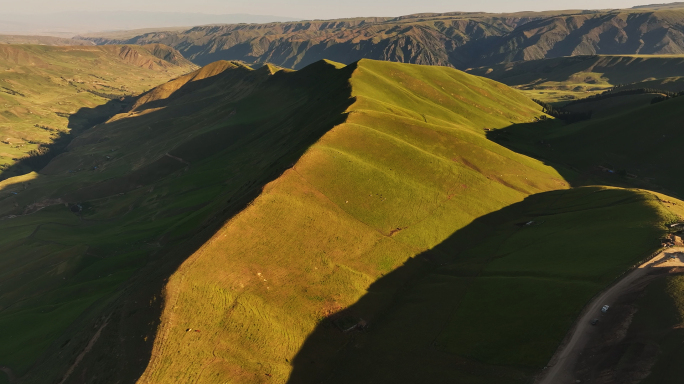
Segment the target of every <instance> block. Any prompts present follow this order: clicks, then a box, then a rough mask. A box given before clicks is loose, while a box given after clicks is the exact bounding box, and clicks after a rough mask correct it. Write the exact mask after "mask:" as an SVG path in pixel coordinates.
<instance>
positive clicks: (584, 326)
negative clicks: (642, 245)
mask: <svg viewBox="0 0 684 384" xmlns="http://www.w3.org/2000/svg"><path fill="white" fill-rule="evenodd" d="M672 256H675V258H672ZM674 267H684V248H670V249H668V250H666V251H664V252H662V253H660V254H658V255H657V256H656V257H654V258H652V259H651V260H649V261H647V262H645V263H644V264H642V265H640V266H639V267H638V268H636V269H635V270H633V271H632V272H630V273H629V274H628V275H626V276H625V277H624V278H622V280H620V281H618V282H617V283H615V284H613V285H612V286H611V287H610V288H608V289H607V290H605V291H604V292H603V293H601V294H600V295H598V296H597V297H596V298H595V299H594V300H592V301H591V303H589V305H587V306H586V307H585V309H584V310H583V311H582V314H581V315H580V317H579V319H578V321H577V323H576V324H575V326H574V328H573V329H572V330H571V331H570V334H569V336H568V337H567V338H566V341H565V342H564V344H563V345H561V346H560V348H559V349H558V351H556V354H555V355H554V356H553V358H552V359H551V362H550V363H549V366H548V367H547V368H546V370H545V371H544V372H543V373H542V375H540V377H539V379H538V380H537V381H536V382H537V384H566V383H567V384H569V383H576V382H577V378H576V377H575V374H574V373H575V372H574V368H575V364H576V362H577V358H578V356H579V354H580V353H581V352H582V350H583V349H584V347H585V346H586V344H587V342H588V341H589V340H590V339H591V338H592V337H594V336H595V335H596V334H597V333H598V329H599V327H600V322H599V324H597V325H596V326H593V325H591V324H590V323H591V321H592V320H593V319H599V320H600V319H601V307H603V306H604V305H612V303H613V302H615V300H616V299H617V298H618V297H620V296H621V295H623V294H624V293H627V292H630V291H631V290H633V289H635V288H636V287H638V286H639V285H640V284H644V282H645V281H646V280H647V279H648V277H649V275H651V273H652V272H655V270H654V268H674Z"/></svg>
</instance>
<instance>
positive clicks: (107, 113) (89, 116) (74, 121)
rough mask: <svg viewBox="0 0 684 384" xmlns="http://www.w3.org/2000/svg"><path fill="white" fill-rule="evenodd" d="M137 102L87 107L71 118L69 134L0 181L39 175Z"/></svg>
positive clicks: (61, 134) (128, 100)
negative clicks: (76, 140) (86, 135)
mask: <svg viewBox="0 0 684 384" xmlns="http://www.w3.org/2000/svg"><path fill="white" fill-rule="evenodd" d="M133 101H134V100H133V98H132V97H126V98H122V99H111V100H109V101H108V102H106V103H105V104H102V105H98V106H96V107H93V108H88V107H83V108H81V109H79V110H78V111H77V112H76V113H74V114H72V115H70V116H69V122H68V124H67V128H69V132H62V131H59V132H57V133H56V134H55V136H54V137H53V138H52V141H51V142H50V143H48V144H40V145H39V146H38V148H37V149H34V150H31V151H30V152H29V153H28V155H27V156H25V157H22V158H20V159H19V160H18V161H17V162H16V163H14V164H12V165H11V166H9V167H7V168H5V169H4V170H2V171H0V181H1V180H5V179H8V178H10V177H14V176H20V175H24V174H27V173H29V172H39V171H40V170H41V169H43V168H44V167H45V166H46V165H48V163H49V162H50V161H51V160H52V159H54V158H55V157H57V156H58V155H59V154H61V153H64V152H65V151H66V150H67V147H68V146H69V144H71V142H72V141H73V139H74V138H76V137H78V136H79V135H81V134H82V133H84V132H86V131H87V130H89V129H90V128H93V127H94V126H96V125H98V124H102V123H104V122H106V121H107V120H109V119H110V118H112V117H113V116H114V115H116V114H118V113H121V112H124V111H125V110H126V109H127V108H129V107H130V106H131V105H132V103H133Z"/></svg>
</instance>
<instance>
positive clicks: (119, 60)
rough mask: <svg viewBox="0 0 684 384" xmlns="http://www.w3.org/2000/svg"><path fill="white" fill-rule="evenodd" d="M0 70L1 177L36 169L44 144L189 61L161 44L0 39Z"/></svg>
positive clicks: (99, 118) (123, 103)
mask: <svg viewBox="0 0 684 384" xmlns="http://www.w3.org/2000/svg"><path fill="white" fill-rule="evenodd" d="M0 68H3V71H2V72H1V73H0V138H1V140H2V142H1V143H0V171H2V174H0V180H2V179H5V178H7V177H9V176H14V175H18V174H23V173H26V172H29V171H32V170H33V171H37V170H39V169H40V168H42V167H43V166H45V164H47V161H49V158H48V157H46V156H45V154H46V152H47V151H48V150H49V149H50V148H52V150H53V152H54V151H55V149H61V148H63V147H64V146H65V145H66V144H68V141H69V139H70V137H72V136H73V135H75V134H77V133H79V132H80V131H82V130H84V129H87V128H90V127H91V126H93V125H95V124H97V123H100V122H103V121H105V120H107V119H108V118H109V117H111V116H113V115H114V114H116V113H119V112H120V111H121V110H122V109H123V108H126V107H127V106H128V104H129V103H128V102H127V100H126V97H128V96H131V95H135V94H139V93H142V92H144V91H146V90H148V89H150V88H152V87H154V86H156V85H159V84H160V83H163V82H166V81H168V80H170V79H172V78H174V77H177V76H180V75H182V74H184V73H187V72H190V71H192V70H194V69H195V68H196V66H195V65H194V64H192V63H190V62H189V61H187V60H185V59H183V58H182V56H180V54H179V53H178V51H176V50H174V49H173V48H170V47H166V46H162V45H153V46H146V47H139V46H106V47H80V46H79V47H48V46H38V45H0ZM56 147H59V148H56Z"/></svg>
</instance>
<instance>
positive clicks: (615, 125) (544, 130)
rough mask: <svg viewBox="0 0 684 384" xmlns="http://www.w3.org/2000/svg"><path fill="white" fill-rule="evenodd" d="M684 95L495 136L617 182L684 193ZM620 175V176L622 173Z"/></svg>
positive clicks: (589, 173) (530, 126)
mask: <svg viewBox="0 0 684 384" xmlns="http://www.w3.org/2000/svg"><path fill="white" fill-rule="evenodd" d="M683 103H684V99H682V98H675V99H671V100H667V101H664V102H662V103H657V104H653V105H651V104H645V105H643V106H641V107H638V108H633V109H630V110H626V111H622V113H619V114H615V115H609V116H605V117H603V118H597V119H592V120H589V121H585V122H581V123H576V124H571V125H563V124H558V123H556V122H548V123H539V124H530V125H523V126H519V127H511V128H510V129H507V130H506V131H502V132H499V133H498V134H494V135H493V136H492V137H493V138H494V139H495V140H500V142H501V143H505V144H506V145H511V146H512V147H513V148H517V149H518V150H520V151H523V152H524V153H527V154H531V155H533V156H535V157H538V158H545V159H552V160H553V161H554V162H558V163H562V164H565V166H566V167H573V168H574V169H577V170H579V171H581V172H582V173H584V174H585V175H593V176H587V177H593V178H594V180H596V181H598V180H602V181H601V182H602V183H607V184H613V185H627V184H631V185H635V186H640V187H643V188H650V189H658V190H660V191H663V192H665V193H667V194H670V195H674V196H676V197H679V196H683V195H684V184H683V183H682V181H681V180H680V178H678V177H676V176H675V175H676V174H677V173H678V172H679V148H680V146H681V145H682V139H683V136H682V134H681V129H680V123H679V121H680V119H681V117H682V105H683ZM620 175H622V176H620Z"/></svg>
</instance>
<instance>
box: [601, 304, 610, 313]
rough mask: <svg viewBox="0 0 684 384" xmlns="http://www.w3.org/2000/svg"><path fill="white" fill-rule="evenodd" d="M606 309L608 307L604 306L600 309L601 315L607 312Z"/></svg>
mask: <svg viewBox="0 0 684 384" xmlns="http://www.w3.org/2000/svg"><path fill="white" fill-rule="evenodd" d="M608 308H610V306H608V305H604V306H603V308H601V312H603V313H606V312H608Z"/></svg>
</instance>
